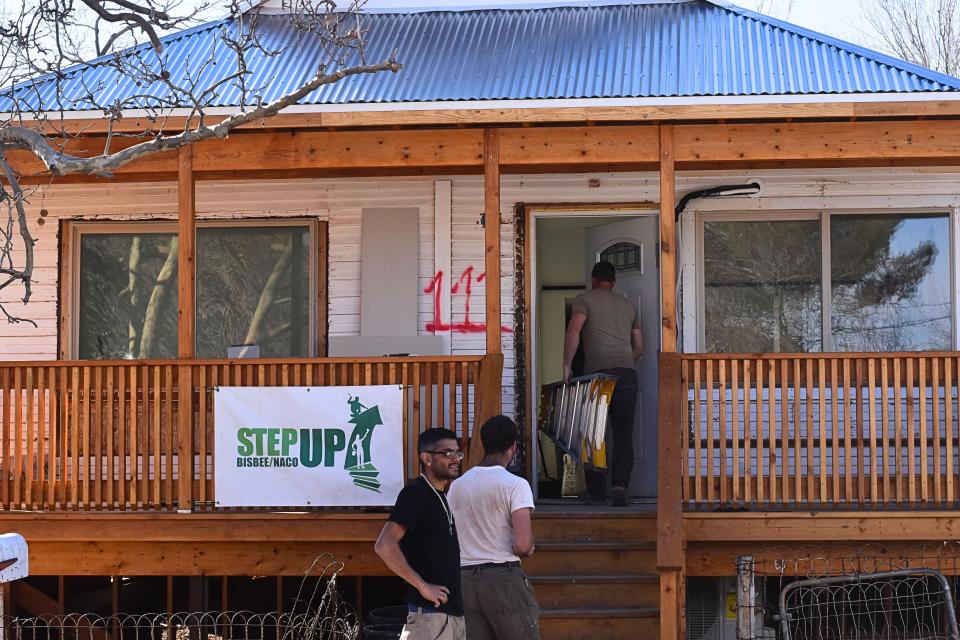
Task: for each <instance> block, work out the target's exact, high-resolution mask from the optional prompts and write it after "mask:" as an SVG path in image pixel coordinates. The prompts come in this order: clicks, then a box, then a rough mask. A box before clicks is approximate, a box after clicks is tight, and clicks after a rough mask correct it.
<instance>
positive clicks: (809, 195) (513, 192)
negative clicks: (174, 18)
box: [0, 168, 960, 413]
mask: <svg viewBox="0 0 960 640" xmlns="http://www.w3.org/2000/svg"><path fill="white" fill-rule="evenodd" d="M748 178H759V179H761V180H762V181H763V183H764V192H763V194H762V197H759V198H744V197H741V198H732V199H714V200H708V201H707V200H705V201H699V202H697V203H695V204H694V205H692V206H691V208H690V211H691V212H695V211H705V210H741V211H759V210H771V209H817V208H844V207H846V208H877V209H888V208H908V207H909V208H919V207H933V206H938V207H960V177H958V173H956V171H955V170H953V169H935V168H916V169H862V170H840V169H834V170H819V171H818V170H782V171H734V172H731V171H727V172H702V173H698V174H696V175H693V174H680V175H679V177H678V191H679V192H680V193H684V192H687V191H690V190H693V189H698V188H703V187H708V186H714V185H717V184H727V183H740V182H744V181H746V179H748ZM443 179H444V180H450V181H451V183H452V189H451V197H452V214H451V216H452V220H451V251H450V256H451V258H450V273H449V274H444V276H445V279H446V283H445V284H446V286H447V287H449V286H450V284H452V282H455V281H456V280H457V279H458V278H459V277H460V276H461V274H463V272H464V271H466V270H467V269H468V268H469V267H473V269H474V272H473V275H474V281H473V283H472V290H473V295H472V296H471V299H470V321H471V322H473V323H477V324H482V323H483V322H484V321H485V312H484V302H485V300H484V289H485V287H484V285H483V283H477V282H476V277H477V276H479V274H481V273H482V272H483V270H484V251H483V228H482V227H481V226H480V224H479V223H480V215H481V213H482V211H483V178H482V177H481V176H468V177H455V178H443ZM591 180H593V181H595V183H594V184H596V185H597V186H590V184H591ZM658 198H659V185H658V181H657V175H656V174H655V173H617V174H589V175H588V174H575V175H533V176H525V175H509V176H504V178H503V181H502V198H501V202H502V206H501V211H500V213H501V219H502V223H503V226H502V227H501V228H502V238H503V242H502V245H501V254H502V261H501V274H502V281H501V295H502V299H501V309H502V316H501V322H502V324H503V325H504V326H506V327H509V328H511V329H512V328H513V310H514V305H513V294H514V269H513V241H514V234H513V218H514V216H513V209H514V205H515V203H516V202H518V201H523V202H528V203H538V202H540V203H543V202H551V203H556V202H571V203H573V202H626V201H630V202H636V201H656V200H657V199H658ZM385 206H391V207H419V209H420V242H419V252H420V257H419V274H418V279H419V284H420V290H421V294H420V298H419V301H418V315H419V324H418V326H419V327H420V331H421V333H426V329H425V327H426V324H427V323H428V322H430V321H432V320H433V297H432V295H430V294H425V293H422V291H423V289H424V288H426V287H427V286H428V285H429V283H430V280H431V278H433V276H434V274H435V272H436V267H435V265H434V233H433V232H434V178H430V177H424V178H388V179H367V178H365V179H293V180H265V181H219V182H199V183H198V185H197V212H198V216H200V217H201V218H224V217H245V218H257V217H274V216H277V217H281V216H310V217H317V218H321V219H325V220H328V221H329V240H330V246H329V334H330V335H331V336H355V335H359V330H360V316H359V305H360V291H359V288H360V259H361V256H360V226H361V225H360V212H361V210H362V209H363V208H364V207H385ZM41 209H46V210H47V211H48V212H49V215H48V216H47V217H46V218H45V220H44V224H43V225H40V224H38V221H39V219H40V210H41ZM28 211H29V217H30V226H31V230H32V231H33V232H34V233H35V235H36V237H37V247H36V262H37V267H36V271H35V280H36V282H35V284H34V294H33V299H32V301H31V304H30V306H29V307H26V308H24V307H23V306H22V305H20V304H19V303H17V302H16V299H17V298H18V296H19V295H21V292H20V291H18V290H8V291H5V292H3V294H2V297H0V299H2V300H4V301H5V302H7V303H9V304H10V305H11V306H10V308H11V310H12V311H16V312H21V313H22V314H23V315H24V316H26V317H30V318H31V319H33V320H35V321H36V322H37V323H38V327H36V328H34V327H31V326H29V325H27V324H19V325H8V324H5V323H2V324H0V359H5V360H52V359H55V358H56V345H57V335H56V333H57V326H56V314H57V282H56V279H57V237H56V234H57V230H58V227H59V224H58V222H59V220H60V219H61V218H63V219H71V220H75V219H84V220H108V219H109V220H115V221H116V220H143V219H164V218H166V219H169V218H173V217H175V213H176V185H175V184H173V183H143V184H131V183H108V184H98V185H62V186H60V185H58V186H55V187H45V188H41V189H40V190H38V191H37V192H36V193H35V194H34V195H33V197H32V199H31V202H30V205H29V207H28ZM691 215H692V213H691ZM693 240H694V238H693V237H692V236H691V237H684V238H683V239H682V247H681V249H682V250H683V251H685V255H687V256H688V258H689V256H690V254H691V253H692V244H691V243H692V242H693ZM528 259H529V258H528ZM465 302H466V294H465V292H464V290H463V289H462V288H461V290H460V291H459V292H458V293H456V294H452V295H451V298H450V310H449V311H447V310H445V313H447V314H448V317H445V318H443V320H444V321H446V322H453V323H462V322H464V320H465V319H466V318H465V309H464V303H465ZM689 320H690V309H689V308H688V309H687V312H686V313H685V316H684V323H686V322H688V321H689ZM694 320H695V319H694ZM501 342H502V346H503V351H504V364H505V368H504V398H503V400H504V410H505V412H507V413H512V412H513V389H512V386H513V381H514V356H513V335H512V334H511V333H503V334H502V341H501ZM484 344H485V338H484V334H483V333H456V332H454V333H452V334H451V336H450V345H451V352H452V353H453V354H468V353H481V352H482V351H483V349H484Z"/></svg>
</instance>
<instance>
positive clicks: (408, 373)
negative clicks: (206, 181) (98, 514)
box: [0, 356, 500, 511]
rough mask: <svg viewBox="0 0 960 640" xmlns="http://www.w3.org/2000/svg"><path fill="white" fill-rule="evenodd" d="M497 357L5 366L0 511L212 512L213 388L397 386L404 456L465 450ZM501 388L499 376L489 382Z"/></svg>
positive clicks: (410, 459)
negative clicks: (419, 440)
mask: <svg viewBox="0 0 960 640" xmlns="http://www.w3.org/2000/svg"><path fill="white" fill-rule="evenodd" d="M487 365H489V366H493V367H497V366H499V361H497V360H495V359H491V358H490V357H489V356H486V357H484V356H459V357H417V358H409V357H405V358H369V359H346V358H324V359H295V360H293V359H291V360H232V361H230V360H164V361H82V362H72V361H70V362H68V361H57V362H31V363H15V362H6V363H0V429H2V432H0V440H2V442H0V447H2V449H0V465H2V466H0V470H2V471H0V509H3V510H108V511H123V510H174V509H191V508H193V509H201V510H204V509H212V508H213V498H214V489H215V487H214V485H213V443H214V434H213V389H214V388H215V387H217V386H258V387H262V386H270V387H272V386H287V385H290V386H333V385H377V384H399V385H402V386H403V387H405V389H406V392H405V393H404V416H405V417H404V445H403V451H398V452H397V455H402V456H403V457H404V469H406V472H407V474H408V476H412V475H414V474H415V473H416V457H415V456H413V455H409V452H410V451H411V447H412V444H413V442H414V439H415V437H416V434H418V433H419V432H420V431H422V430H423V429H425V428H428V427H431V426H446V427H449V428H451V429H453V430H455V431H456V432H457V433H458V434H459V435H461V436H462V437H463V439H464V448H465V450H467V451H469V447H468V446H467V441H468V431H469V424H470V420H471V412H472V410H473V407H474V403H475V402H476V401H477V397H478V396H477V394H478V393H479V394H488V395H489V394H494V393H495V394H499V393H500V388H499V383H498V384H497V387H496V388H495V389H489V390H487V389H484V390H481V389H480V388H479V387H478V382H479V381H480V380H481V375H480V374H481V368H482V367H484V366H487ZM484 379H496V380H499V375H496V376H489V375H487V376H484Z"/></svg>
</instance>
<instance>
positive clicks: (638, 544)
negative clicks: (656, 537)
mask: <svg viewBox="0 0 960 640" xmlns="http://www.w3.org/2000/svg"><path fill="white" fill-rule="evenodd" d="M656 549H657V543H656V542H646V541H641V540H631V541H623V540H599V541H596V542H594V541H590V540H583V541H575V540H558V541H552V540H544V541H543V542H538V543H537V551H656Z"/></svg>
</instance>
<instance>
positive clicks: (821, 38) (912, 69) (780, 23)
mask: <svg viewBox="0 0 960 640" xmlns="http://www.w3.org/2000/svg"><path fill="white" fill-rule="evenodd" d="M703 1H704V2H707V3H709V4H712V5H714V6H717V7H720V8H722V9H726V10H727V11H732V12H733V13H736V14H738V15H741V16H744V17H745V18H752V19H754V20H757V21H759V22H764V23H766V24H769V25H770V26H772V27H776V28H778V29H783V30H784V31H791V32H793V33H796V34H797V35H800V36H803V37H805V38H809V39H811V40H816V41H818V42H822V43H823V44H826V45H829V46H832V47H836V48H838V49H846V50H848V51H850V52H851V53H855V54H857V55H859V56H863V57H864V58H868V59H870V60H873V61H875V62H878V63H880V64H885V65H888V66H891V67H894V68H896V69H901V70H903V71H906V72H908V73H913V74H916V75H918V76H920V77H922V78H927V79H928V80H931V81H933V82H939V83H941V84H945V85H948V86H957V84H958V83H960V79H958V78H954V77H953V76H949V75H947V74H945V73H940V72H939V71H934V70H933V69H927V68H926V67H921V66H920V65H918V64H913V63H912V62H907V61H906V60H901V59H900V58H897V57H895V56H891V55H889V54H886V53H882V52H880V51H876V50H874V49H868V48H867V47H864V46H861V45H858V44H854V43H852V42H848V41H846V40H842V39H840V38H834V37H833V36H828V35H827V34H825V33H820V32H819V31H814V30H813V29H808V28H806V27H801V26H800V25H797V24H794V23H792V22H787V21H786V20H780V19H779V18H774V17H772V16H768V15H766V14H763V13H757V12H756V11H752V10H750V9H744V8H743V7H741V6H738V5H735V4H733V3H732V2H728V1H727V0H703Z"/></svg>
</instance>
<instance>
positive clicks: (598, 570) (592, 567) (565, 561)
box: [523, 541, 657, 576]
mask: <svg viewBox="0 0 960 640" xmlns="http://www.w3.org/2000/svg"><path fill="white" fill-rule="evenodd" d="M523 566H524V570H525V571H526V572H527V573H528V574H530V575H532V576H544V575H565V576H571V575H591V574H592V575H625V574H637V573H655V572H656V570H657V568H656V567H657V553H656V545H655V544H654V543H651V542H646V541H639V542H635V541H624V542H608V541H604V542H592V541H585V542H538V543H537V551H536V553H534V554H533V557H532V558H529V559H527V560H524V562H523Z"/></svg>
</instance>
